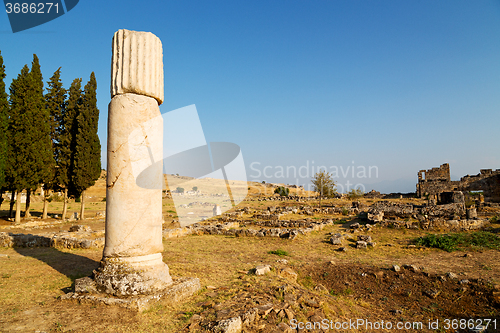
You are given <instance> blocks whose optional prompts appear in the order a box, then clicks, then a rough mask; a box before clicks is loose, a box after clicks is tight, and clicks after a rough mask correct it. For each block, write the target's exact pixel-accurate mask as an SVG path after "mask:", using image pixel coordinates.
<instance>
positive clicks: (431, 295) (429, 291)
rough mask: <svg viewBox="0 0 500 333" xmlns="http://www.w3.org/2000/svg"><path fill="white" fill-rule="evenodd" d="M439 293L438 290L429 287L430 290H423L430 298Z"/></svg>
mask: <svg viewBox="0 0 500 333" xmlns="http://www.w3.org/2000/svg"><path fill="white" fill-rule="evenodd" d="M440 293H441V291H440V290H434V289H431V290H426V291H424V294H425V295H427V296H429V297H430V298H433V299H434V298H436V297H438V296H439V294H440Z"/></svg>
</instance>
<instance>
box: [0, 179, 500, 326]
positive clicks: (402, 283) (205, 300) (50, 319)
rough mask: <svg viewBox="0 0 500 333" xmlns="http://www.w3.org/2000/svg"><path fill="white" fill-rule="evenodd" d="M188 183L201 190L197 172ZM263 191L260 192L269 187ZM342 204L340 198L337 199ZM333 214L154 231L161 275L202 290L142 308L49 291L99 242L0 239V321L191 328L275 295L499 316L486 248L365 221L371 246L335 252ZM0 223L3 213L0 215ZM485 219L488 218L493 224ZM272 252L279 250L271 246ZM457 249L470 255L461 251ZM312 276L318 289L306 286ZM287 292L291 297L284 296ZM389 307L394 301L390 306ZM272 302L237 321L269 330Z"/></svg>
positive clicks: (304, 316) (331, 311) (395, 315)
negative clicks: (313, 223)
mask: <svg viewBox="0 0 500 333" xmlns="http://www.w3.org/2000/svg"><path fill="white" fill-rule="evenodd" d="M104 188H105V187H104V183H103V180H102V179H101V180H99V181H98V183H97V184H96V186H95V187H94V188H93V189H91V190H89V191H88V193H89V196H91V197H92V198H91V199H89V200H88V201H87V208H88V209H87V211H88V216H92V218H91V219H88V220H87V221H85V224H87V225H89V226H90V227H91V228H92V229H93V230H100V229H103V228H104V220H103V219H102V218H97V217H95V215H96V213H97V212H99V211H104V210H105V202H103V200H102V199H103V197H104V195H103V192H104ZM199 188H200V189H201V190H202V191H203V184H202V183H200V185H199ZM265 189H268V187H267V186H266V185H263V184H256V183H253V184H251V186H250V190H249V193H250V195H252V194H259V193H261V194H262V193H264V190H265ZM268 194H269V195H271V194H272V193H271V190H269V189H268ZM363 200H364V202H366V203H368V204H369V203H370V202H369V201H370V200H365V199H363ZM402 200H415V199H402ZM329 202H330V201H328V202H326V203H325V202H324V204H328V203H329ZM331 202H334V203H335V204H336V205H340V202H341V201H340V200H338V199H332V200H331ZM348 203H350V201H347V200H346V201H345V204H346V205H347V204H348ZM278 204H281V205H284V204H287V203H286V202H282V203H278V202H259V201H245V202H243V203H242V204H240V206H239V207H245V206H247V207H254V208H265V207H266V206H271V205H278ZM314 204H317V203H314ZM70 207H71V208H70V211H71V210H73V211H78V209H79V204H78V203H71V204H70ZM173 207H174V206H173V203H172V201H171V200H167V199H165V200H164V204H163V212H164V216H165V220H166V222H165V227H169V226H174V224H172V221H174V220H175V212H174V208H173ZM32 208H33V215H35V216H36V215H37V213H38V212H39V211H40V210H41V203H40V202H34V203H33V204H32ZM7 209H8V202H7V203H4V204H3V205H2V207H1V213H0V214H1V215H5V214H6V210H7ZM60 210H61V203H59V202H52V203H51V204H50V209H49V213H50V214H60ZM320 217H321V216H320V215H317V216H311V218H320ZM330 217H331V216H330ZM338 217H339V218H340V217H342V218H345V223H343V224H342V223H339V224H335V225H333V226H329V227H326V228H325V229H323V230H321V231H314V232H312V233H310V234H308V235H299V236H298V237H297V238H296V239H295V240H288V239H280V238H273V237H232V236H215V235H213V236H212V235H203V236H196V235H192V236H186V237H181V238H174V239H168V240H165V241H164V247H165V250H164V253H163V257H164V261H165V262H166V263H167V264H168V265H169V267H170V271H171V274H172V275H174V276H190V277H198V278H199V279H200V281H201V285H202V286H203V289H202V290H201V291H200V292H198V293H197V294H196V295H194V296H193V297H191V298H190V299H189V300H187V302H185V303H184V304H180V305H178V306H176V307H169V306H165V305H162V303H161V302H159V303H158V304H156V305H155V306H153V307H152V308H151V309H150V310H147V311H145V312H143V313H135V312H133V311H131V310H126V309H123V308H118V307H113V306H95V305H91V304H78V303H76V302H70V301H61V300H59V299H58V298H59V297H60V296H61V295H63V294H64V293H65V292H68V291H70V290H71V289H72V287H73V285H74V280H75V279H76V278H79V277H82V276H86V275H89V274H90V273H91V272H92V270H93V269H94V268H96V267H97V266H98V262H99V260H100V258H101V255H102V249H86V250H83V249H55V248H0V309H1V310H0V331H2V332H36V331H39V332H178V331H183V332H188V331H192V332H196V331H204V330H205V329H206V328H207V327H210V325H212V324H211V323H213V322H215V321H216V320H217V319H220V318H219V317H221V316H223V314H224V311H223V310H227V309H229V310H228V311H229V314H228V315H230V312H231V311H236V309H237V308H242V307H245V306H259V305H262V304H263V303H265V302H269V301H271V302H274V303H276V304H278V305H279V306H284V304H285V303H286V302H288V303H286V304H288V305H289V309H292V310H293V312H294V314H295V318H297V319H299V320H302V321H307V320H311V318H313V319H314V318H315V317H314V316H319V317H320V318H327V319H330V320H333V321H342V320H349V319H355V318H366V319H371V320H372V321H375V320H392V321H398V320H401V321H413V320H420V321H422V322H425V323H427V321H428V319H437V318H440V319H445V318H462V317H468V318H485V317H489V318H499V304H498V303H496V302H495V300H494V297H492V295H493V288H494V286H495V285H499V284H500V261H499V259H500V255H499V251H498V250H495V249H483V248H480V249H475V250H467V252H463V251H455V252H445V251H443V250H439V249H432V248H426V247H418V246H417V247H413V246H410V245H412V244H413V241H412V240H413V239H415V238H417V237H420V236H424V235H426V234H427V232H424V231H422V230H406V229H388V228H375V229H374V230H373V231H372V232H371V233H370V235H371V236H372V238H373V240H374V241H375V242H376V243H377V246H376V247H375V248H369V249H367V250H357V249H355V248H354V246H353V245H352V243H348V246H347V247H348V251H347V252H339V251H337V250H336V247H334V246H332V245H331V244H329V243H328V242H327V240H328V234H329V233H332V232H341V233H346V232H347V231H348V225H349V224H350V223H351V222H352V220H353V218H354V217H345V216H342V215H339V216H338ZM284 218H286V217H284ZM35 219H36V218H35ZM52 221H57V220H56V219H52ZM2 224H3V225H8V224H10V222H8V221H6V220H3V221H2ZM71 225H72V224H71V223H59V224H54V226H53V227H52V229H31V230H26V229H19V230H15V229H14V230H12V229H11V230H9V232H24V233H26V232H30V233H39V232H47V230H54V231H57V230H65V231H66V230H68V228H69V226H71ZM493 227H495V228H498V227H500V225H499V224H498V223H496V224H494V225H493ZM273 251H275V253H278V254H281V256H280V255H277V254H272V252H273ZM276 251H277V252H276ZM466 253H468V254H470V255H469V256H467V257H464V254H466ZM278 259H286V260H288V263H287V264H284V263H280V262H277V260H278ZM259 264H270V265H272V266H273V269H272V271H271V272H270V273H269V274H267V275H265V276H255V275H253V274H246V272H248V271H249V270H251V269H252V268H254V267H256V266H257V265H259ZM404 264H412V265H417V266H421V267H423V268H424V269H423V271H420V272H417V273H414V272H410V271H408V270H406V271H404V273H403V274H396V273H395V272H393V271H391V270H390V268H391V267H392V265H404ZM284 267H291V268H292V269H293V270H294V271H296V272H297V273H298V280H297V282H291V281H289V280H287V279H285V278H283V277H282V276H280V275H279V274H278V272H279V270H280V269H281V268H284ZM446 272H454V273H456V274H458V276H459V279H468V280H469V281H470V284H469V285H467V286H466V287H465V289H463V288H462V286H461V285H459V284H458V282H457V281H454V280H452V279H448V280H447V281H446V282H439V281H438V277H439V276H441V275H444V274H445V273H446ZM319 285H321V286H323V287H325V289H326V290H325V291H323V292H321V291H318V286H319ZM432 286H434V287H436V288H437V287H439V289H440V290H441V291H442V293H441V296H438V297H437V298H436V299H432V298H430V297H427V296H425V295H424V292H425V289H426V288H429V287H432ZM280 288H281V289H280ZM497 288H498V286H497ZM283 290H284V291H283ZM290 295H292V296H293V299H294V300H290V299H289V298H287V297H288V296H290ZM290 297H291V296H290ZM308 297H309V298H311V297H312V298H314V299H316V300H317V301H318V303H319V304H320V305H319V307H311V306H308V305H307V304H308V303H307V302H306V299H307V298H308ZM304 302H306V303H305V304H306V305H304ZM394 310H398V311H399V312H391V311H394ZM279 313H280V312H277V311H272V312H270V313H269V314H268V315H266V317H265V319H264V318H262V319H261V321H260V322H259V324H258V325H257V326H255V327H254V328H253V330H249V332H253V331H255V332H273V331H274V330H275V329H276V327H277V324H278V323H280V322H289V319H288V318H287V317H282V316H280V314H279ZM200 315H201V318H202V319H200V317H199V316H200ZM221 318H222V317H221ZM259 325H260V326H259ZM262 325H265V326H262ZM497 325H500V319H497ZM259 329H260V330H259ZM348 331H355V330H348ZM360 331H366V330H360ZM368 331H369V330H368ZM423 331H427V330H423ZM428 331H430V330H428ZM441 331H443V332H444V330H441ZM492 332H493V331H492Z"/></svg>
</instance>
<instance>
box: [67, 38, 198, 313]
mask: <svg viewBox="0 0 500 333" xmlns="http://www.w3.org/2000/svg"><path fill="white" fill-rule="evenodd" d="M162 58H163V54H162V46H161V41H160V39H159V38H158V37H156V36H155V35H153V34H152V33H149V32H136V31H129V30H119V31H118V32H116V33H115V35H114V37H113V57H112V70H111V102H110V104H109V111H108V156H107V157H108V163H107V168H108V174H107V189H106V197H107V202H106V228H105V229H106V232H105V245H104V251H103V258H102V260H101V264H100V267H99V268H98V269H96V270H95V271H94V273H93V277H92V278H82V279H78V280H77V281H76V282H75V291H76V293H86V292H91V293H92V292H93V293H105V294H110V295H114V296H136V295H155V296H158V293H163V294H164V293H165V292H166V293H167V294H169V295H170V296H172V295H173V294H176V296H173V297H174V298H179V293H180V294H181V296H182V297H183V296H187V295H189V294H191V293H193V292H194V291H196V290H197V289H199V287H200V285H199V280H198V279H187V280H186V279H185V280H182V281H177V283H173V280H172V277H171V276H170V274H169V269H168V266H167V265H166V264H165V263H164V262H163V258H162V251H163V243H162V222H163V218H162V184H163V165H162V163H158V161H162V160H163V156H162V154H163V149H162V144H163V123H162V117H161V114H160V109H159V104H161V103H162V102H163V61H162ZM172 285H173V288H174V289H175V288H176V291H175V292H173V293H172V292H171V290H172ZM167 288H171V290H170V291H166V290H167ZM159 296H161V295H159ZM156 298H159V297H156ZM142 303H143V302H142ZM142 303H141V304H142ZM137 307H139V308H141V307H142V306H137Z"/></svg>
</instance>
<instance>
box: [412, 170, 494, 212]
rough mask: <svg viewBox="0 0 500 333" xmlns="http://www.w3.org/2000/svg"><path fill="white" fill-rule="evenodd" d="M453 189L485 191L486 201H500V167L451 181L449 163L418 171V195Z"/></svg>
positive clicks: (436, 193)
mask: <svg viewBox="0 0 500 333" xmlns="http://www.w3.org/2000/svg"><path fill="white" fill-rule="evenodd" d="M451 191H464V192H468V191H483V193H484V200H485V201H487V202H500V169H497V170H495V171H493V170H492V169H482V170H481V172H480V173H479V174H477V175H475V176H469V175H467V176H464V177H462V178H461V179H460V180H459V181H450V166H449V164H448V163H445V164H443V165H441V166H440V167H438V168H432V169H429V170H420V171H419V172H418V183H417V197H420V198H421V197H424V196H425V195H431V196H432V195H438V194H440V193H442V192H451Z"/></svg>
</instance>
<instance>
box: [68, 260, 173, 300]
mask: <svg viewBox="0 0 500 333" xmlns="http://www.w3.org/2000/svg"><path fill="white" fill-rule="evenodd" d="M94 281H95V283H96V288H97V290H98V291H100V292H103V293H106V294H112V295H115V296H128V295H148V294H154V293H157V292H159V291H161V290H163V289H165V288H166V287H167V286H169V285H170V284H171V283H172V278H171V277H170V274H169V269H168V266H167V265H166V264H165V263H164V262H163V261H162V255H161V253H157V254H153V255H147V256H141V257H127V258H103V260H101V265H100V267H99V268H98V269H96V270H94ZM75 290H76V289H75Z"/></svg>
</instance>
